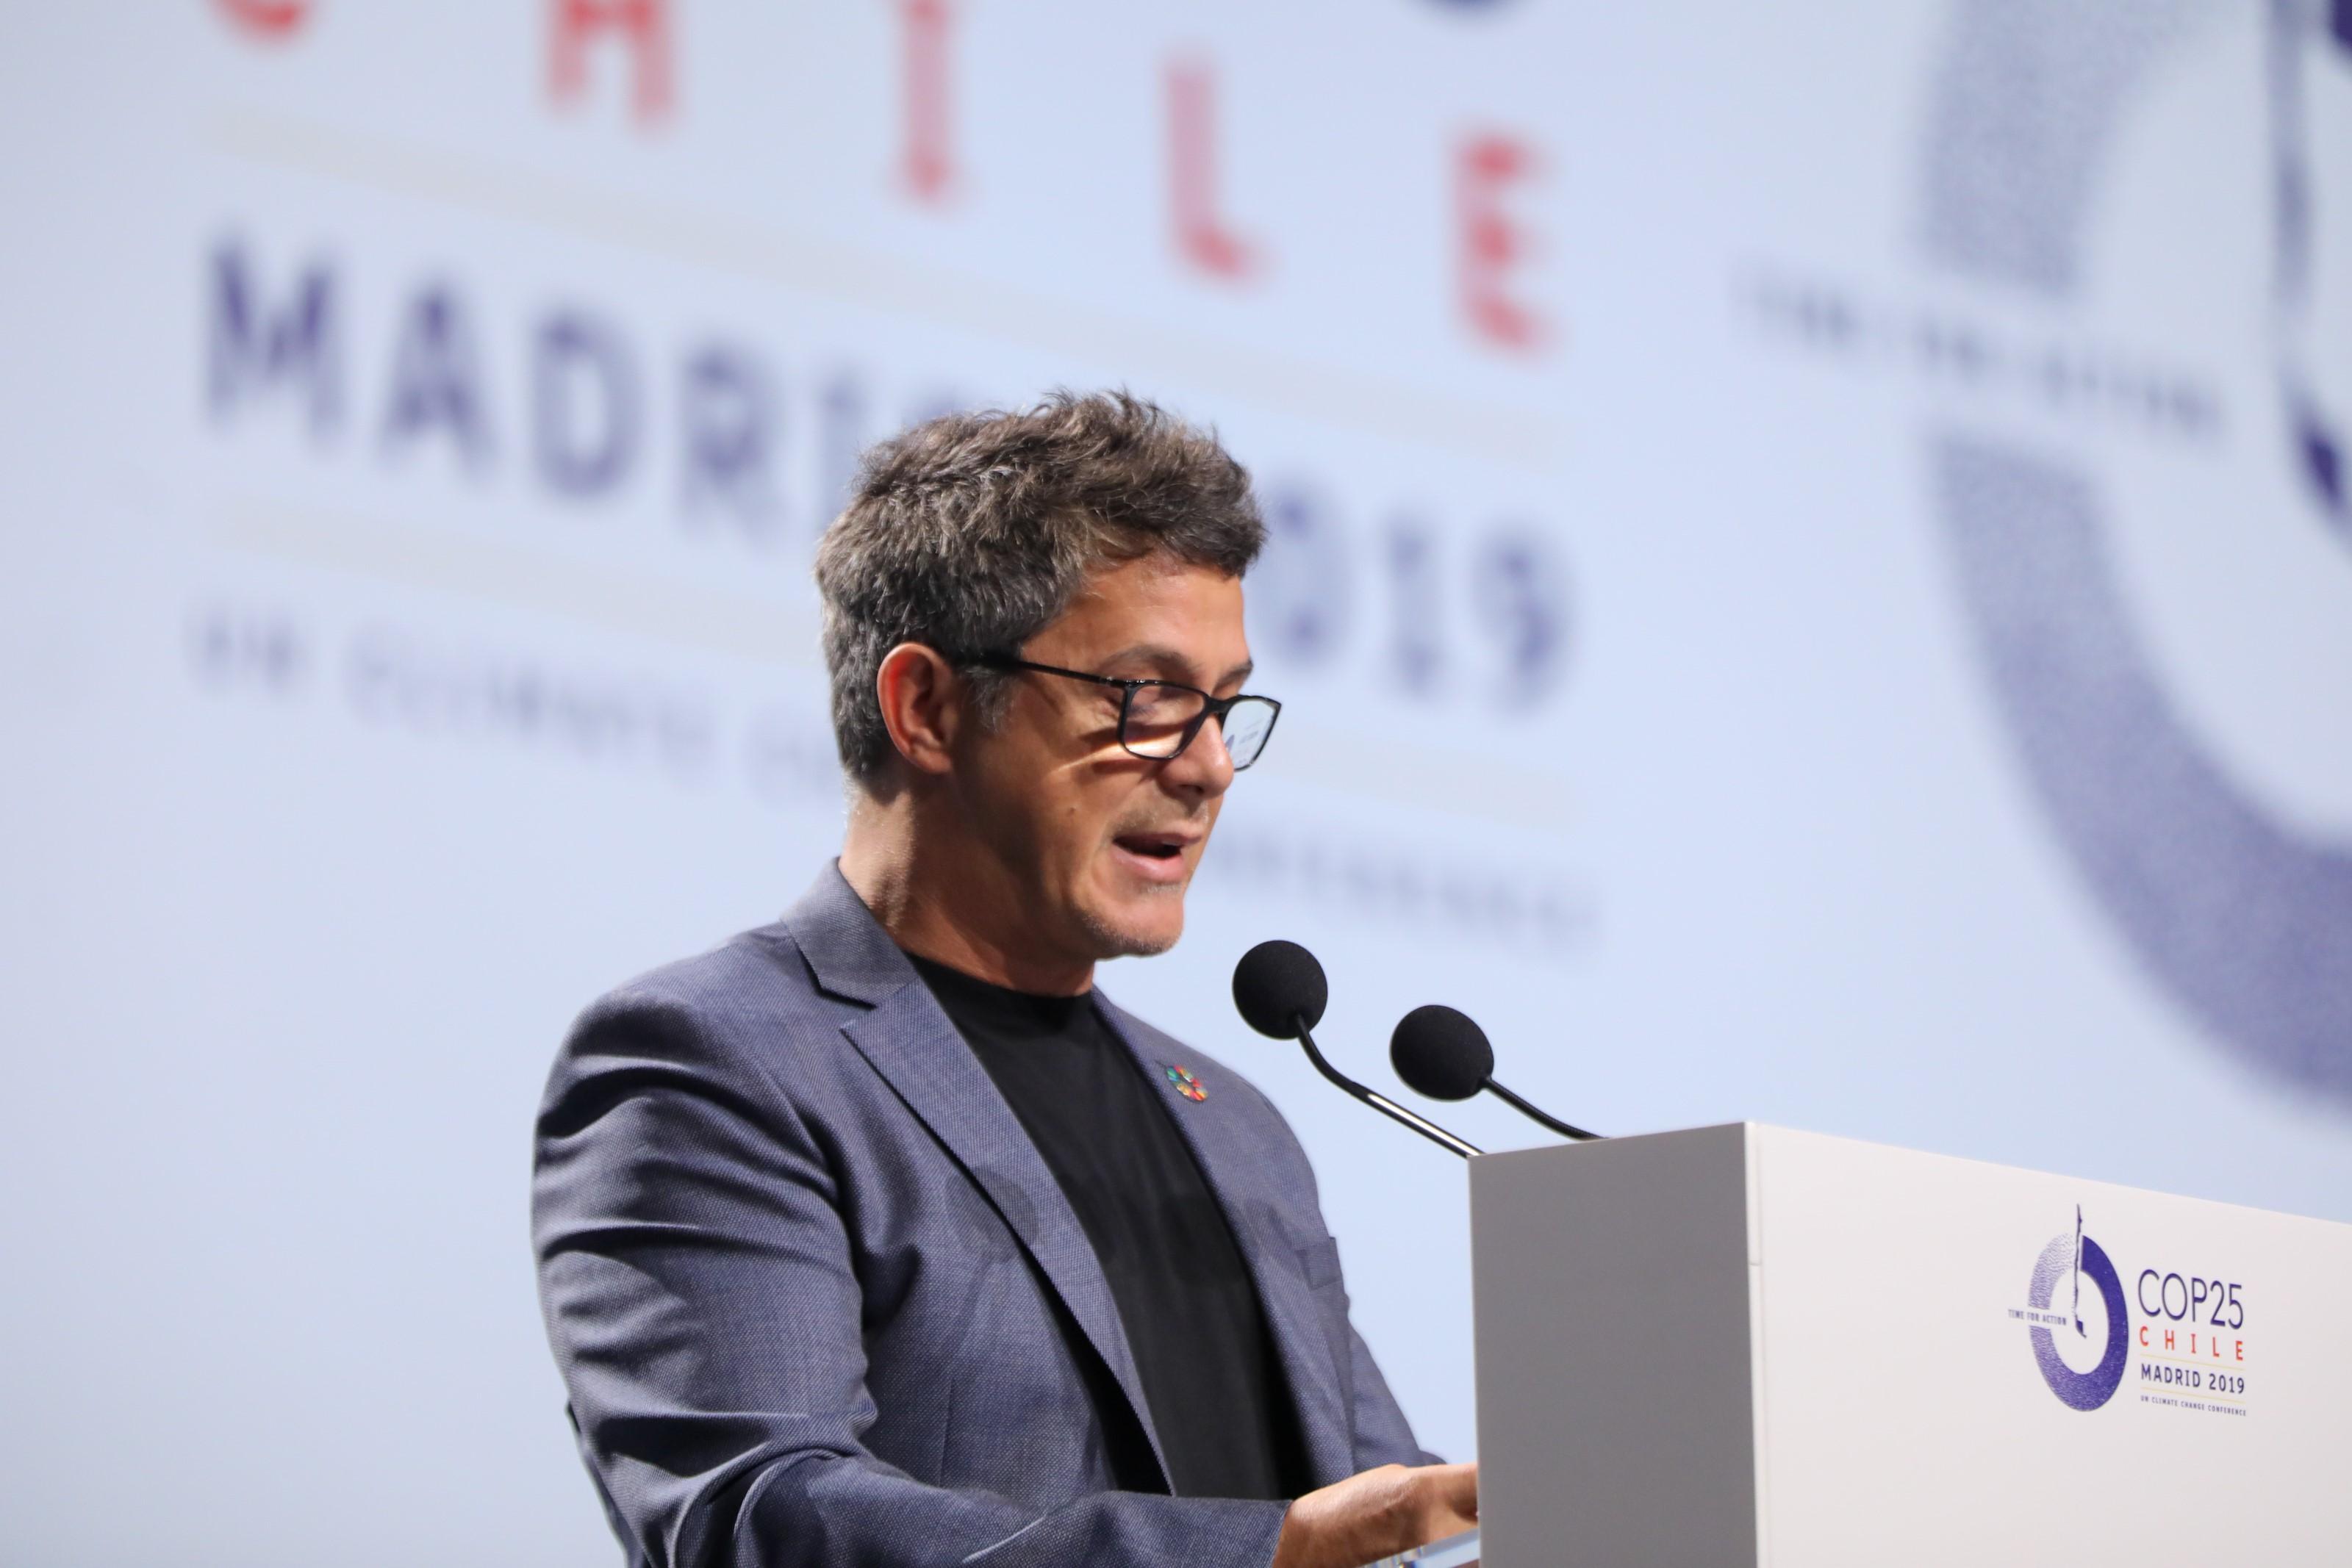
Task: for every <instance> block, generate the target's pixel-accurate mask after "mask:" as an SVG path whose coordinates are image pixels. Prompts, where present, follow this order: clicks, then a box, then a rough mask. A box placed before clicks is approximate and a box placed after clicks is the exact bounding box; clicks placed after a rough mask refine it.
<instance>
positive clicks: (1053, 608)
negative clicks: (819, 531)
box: [816, 392, 1265, 783]
mask: <svg viewBox="0 0 2352 1568" xmlns="http://www.w3.org/2000/svg"><path fill="white" fill-rule="evenodd" d="M1264 546H1265V522H1264V521H1263V520H1262V519H1261V518H1260V517H1259V516H1258V510H1257V503H1256V501H1255V498H1253V497H1252V496H1251V495H1250V486H1249V474H1248V472H1247V471H1246V470H1245V469H1244V468H1243V467H1242V465H1240V464H1238V463H1236V462H1234V459H1233V458H1232V456H1231V455H1228V454H1227V453H1226V451H1225V449H1224V448H1223V446H1221V445H1219V444H1217V440H1216V437H1215V435H1214V434H1212V433H1209V432H1205V431H1202V430H1198V429H1195V428H1194V427H1193V426H1192V425H1189V424H1187V423H1184V422H1183V421H1182V420H1181V419H1178V418H1177V417H1176V416H1175V415H1173V414H1171V413H1168V412H1167V411H1166V410H1165V409H1162V408H1160V406H1159V405H1157V404H1156V403H1153V402H1149V401H1147V400H1145V399H1143V398H1139V397H1133V396H1130V395H1129V394H1128V393H1127V392H1093V393H1088V394H1087V395H1085V396H1078V395H1076V394H1074V393H1071V392H1055V393H1054V394H1053V395H1052V396H1051V397H1049V398H1047V399H1046V400H1045V402H1041V403H1039V404H1038V405H1037V406H1035V407H1034V408H1031V409H1025V410H1022V411H1019V412H1012V413H1008V412H1004V411H1002V410H992V411H989V412H985V413H950V414H944V415H941V416H940V418H937V419H934V420H930V421H929V422H927V423H922V424H919V425H916V426H914V427H913V428H912V429H910V430H908V431H906V432H904V433H903V434H898V435H896V436H893V437H891V438H890V439H889V440H887V441H883V442H880V443H877V444H876V445H875V446H873V447H872V448H871V449H869V450H868V451H867V452H866V456H865V460H864V462H863V463H862V464H861V465H860V467H859V472H858V476H857V483H856V491H855V493H854V494H853V495H852V497H851V498H850V502H849V505H848V507H846V508H845V509H844V510H843V512H842V514H841V516H840V517H836V518H835V519H834V521H833V525H832V526H831V527H830V528H826V529H825V531H824V538H822V539H820V540H819V541H818V543H817V551H816V582H817V589H818V591H820V592H821V593H822V594H823V595H824V663H825V669H826V672H827V673H828V674H830V676H831V677H832V682H833V733H834V739H835V744H837V745H838V746H839V747H840V749H841V762H842V766H843V767H844V768H846V769H847V770H848V772H849V774H850V777H851V778H853V779H856V780H858V781H859V782H861V783H864V782H869V781H871V780H872V779H874V778H875V777H876V776H877V774H878V773H879V772H880V770H881V769H882V768H883V766H884V765H885V764H886V763H887V762H888V761H889V759H890V758H891V757H892V756H894V755H896V752H895V748H894V747H892V746H891V743H890V732H889V730H888V729H887V727H885V726H884V724H883V722H882V706H881V703H880V701H879V700H878V698H877V695H876V693H875V681H876V677H877V674H878V673H879V671H880V670H881V667H882V659H883V656H884V655H885V654H887V653H889V651H890V650H891V649H892V648H894V647H896V646H898V644H899V643H924V644H927V645H928V646H929V647H932V648H936V649H938V650H939V651H940V653H945V654H947V655H949V656H950V657H961V656H967V655H971V654H978V653H1013V652H1014V651H1016V650H1017V649H1019V648H1020V646H1021V645H1022V644H1023V643H1026V642H1027V641H1028V640H1029V639H1030V638H1032V637H1034V636H1035V635H1036V634H1037V633H1038V632H1041V631H1043V630H1045V627H1046V626H1048V625H1050V624H1051V623H1052V622H1054V621H1055V620H1056V619H1058V618H1059V617H1060V616H1061V614H1062V612H1064V611H1066V610H1067V609H1068V608H1069V607H1070V603H1071V601H1073V600H1075V599H1076V597H1077V594H1078V591H1079V589H1080V588H1081V587H1082V586H1083V585H1084V584H1085V581H1086V579H1087V574H1088V573H1089V572H1092V571H1094V570H1097V569H1098V568H1101V567H1104V566H1109V565H1115V564H1117V563H1119V562H1122V561H1128V560H1134V559H1139V558H1141V557H1143V556H1147V555H1151V554H1153V553H1156V552H1162V551H1164V552H1166V553H1167V554H1169V555H1171V556H1173V557H1174V558H1175V559H1178V560H1181V561H1183V562H1186V563H1187V564H1190V565H1194V566H1206V567H1213V568H1214V569H1216V570H1219V571H1222V572H1224V573H1225V574H1226V575H1228V576H1231V577H1239V576H1241V575H1242V574H1243V573H1244V572H1245V571H1247V570H1249V566H1250V563H1251V562H1252V561H1254V560H1255V559H1257V553H1258V551H1259V549H1262V548H1263V547H1264ZM971 675H972V677H973V678H974V680H975V682H976V685H977V688H978V690H979V692H980V694H981V698H982V714H983V717H984V718H986V717H992V714H993V711H995V708H996V706H997V704H998V702H999V699H1000V695H1001V694H1000V692H999V690H998V685H997V683H996V682H995V681H994V680H993V679H992V677H991V675H990V674H989V673H988V672H984V671H972V672H971Z"/></svg>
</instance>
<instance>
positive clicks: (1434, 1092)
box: [1389, 1002, 1495, 1100]
mask: <svg viewBox="0 0 2352 1568" xmlns="http://www.w3.org/2000/svg"><path fill="white" fill-rule="evenodd" d="M1389 1065H1390V1066H1391V1067H1393V1068H1395V1069H1396V1075H1397V1077H1398V1078H1399V1079H1401V1080H1402V1082H1403V1083H1404V1086H1405V1087H1406V1088H1408V1089H1410V1090H1412V1092H1414V1093H1416V1094H1425V1095H1427V1096H1429V1098H1431V1099H1432V1100H1467V1099H1469V1098H1470V1096H1472V1095H1473V1094H1475V1093H1476V1092H1478V1091H1479V1090H1481V1089H1484V1088H1485V1087H1486V1080H1487V1079H1488V1078H1490V1077H1492V1076H1493V1075H1494V1071H1495V1048H1494V1047H1493V1046H1492V1045H1490V1044H1488V1043H1487V1041H1486V1030H1483V1029H1480V1028H1479V1027H1478V1026H1477V1025H1476V1024H1475V1023H1474V1022H1472V1021H1471V1019H1470V1018H1469V1015H1467V1014H1465V1013H1460V1012H1456V1011H1455V1010H1454V1009H1452V1008H1449V1007H1444V1006H1441V1005H1439V1004H1438V1003H1436V1002H1432V1003H1430V1004H1429V1006H1427V1007H1425V1008H1415V1009H1412V1011H1411V1012H1409V1013H1407V1014H1405V1015H1404V1017H1402V1019H1398V1020H1397V1026H1396V1032H1395V1033H1394V1034H1392V1035H1391V1036H1390V1037H1389Z"/></svg>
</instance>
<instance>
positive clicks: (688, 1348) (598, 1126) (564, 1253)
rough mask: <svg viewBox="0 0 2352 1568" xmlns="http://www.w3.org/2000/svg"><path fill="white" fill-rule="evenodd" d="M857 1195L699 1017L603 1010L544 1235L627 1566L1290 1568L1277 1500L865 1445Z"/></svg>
mask: <svg viewBox="0 0 2352 1568" xmlns="http://www.w3.org/2000/svg"><path fill="white" fill-rule="evenodd" d="M844 1200H845V1195H844V1194H843V1193H842V1192H841V1191H840V1190H839V1189H838V1186H837V1185H836V1177H835V1170H834V1167H833V1166H832V1165H831V1164H830V1163H829V1162H828V1160H827V1158H826V1157H825V1155H824V1149H823V1147H822V1146H821V1144H820V1142H819V1141H818V1140H817V1139H816V1138H815V1137H814V1136H813V1134H812V1133H811V1131H810V1129H809V1127H808V1126H807V1125H806V1124H804V1122H803V1117H802V1116H801V1115H800V1114H799V1113H798V1112H796V1111H795V1110H794V1108H793V1105H792V1104H791V1103H789V1101H788V1100H787V1099H786V1098H785V1097H784V1096H783V1095H782V1094H781V1093H780V1092H775V1091H774V1090H773V1088H772V1085H771V1084H769V1083H768V1082H766V1081H765V1080H764V1078H763V1077H762V1075H761V1073H760V1071H759V1070H758V1069H756V1068H754V1067H751V1066H749V1065H747V1064H746V1063H744V1062H742V1061H740V1060H737V1059H735V1058H734V1057H733V1056H732V1055H731V1054H730V1053H729V1052H727V1051H723V1050H721V1049H719V1048H717V1047H716V1046H715V1044H714V1042H713V1040H711V1038H710V1035H709V1030H708V1028H707V1025H706V1020H705V1019H703V1018H701V1017H700V1016H699V1015H698V1012H697V1010H696V1009H695V1008H694V1007H693V1006H692V1005H691V1004H690V1003H688V1002H684V1001H681V1000H679V999H677V998H664V997H661V996H657V995H646V994H642V993H639V994H635V995H630V994H622V995H620V996H617V997H615V998H606V1000H605V1001H604V1002H601V1003H599V1004H597V1006H596V1007H594V1008H592V1009H590V1010H589V1012H588V1013H587V1014H586V1015H585V1016H583V1019H582V1020H581V1022H580V1024H579V1025H578V1026H577V1028H576V1029H575V1030H574V1031H573V1034H572V1039H571V1040H569V1041H568V1042H567V1043H566V1046H565V1048H564V1051H563V1052H562V1055H561V1056H560V1057H559V1058H558V1061H557V1064H556V1069H555V1072H554V1075H553V1077H552V1079H551V1082H550V1084H549V1088H548V1093H547V1098H546V1101H545V1103H544V1104H543V1106H542V1108H541V1114H540V1118H539V1123H538V1129H537V1140H536V1159H535V1166H534V1176H533V1183H532V1232H533V1242H534V1247H535V1249H536V1252H537V1256H538V1264H539V1281H540V1294H541V1306H542V1310H543V1312H544V1314H545V1317H546V1322H547V1330H548V1335H549V1338H550V1340H551V1343H552V1344H553V1347H554V1350H555V1355H556V1360H557V1363H558V1364H559V1366H560V1367H561V1369H562V1374H563V1377H564V1382H565V1385H566V1386H567V1387H568V1389H569V1391H570V1394H571V1400H572V1414H573V1417H574V1420H575V1421H576V1423H577V1425H578V1427H579V1429H580V1436H581V1445H582V1448H583V1452H584V1453H585V1454H586V1456H587V1458H588V1461H589V1464H590V1466H591V1468H592V1469H593V1471H594V1473H595V1476H596V1479H597V1480H598V1483H599V1485H600V1486H601V1487H602V1489H603V1490H604V1494H605V1501H606V1506H607V1509H608V1511H609V1513H610V1515H611V1517H612V1518H613V1521H614V1527H615V1529H616V1530H618V1531H620V1532H621V1533H622V1535H623V1537H624V1544H625V1546H626V1547H627V1548H628V1551H629V1553H630V1556H631V1559H632V1561H633V1562H643V1563H647V1564H652V1565H656V1568H673V1565H675V1568H688V1565H693V1568H704V1565H713V1568H715V1565H719V1564H735V1565H738V1568H817V1565H820V1564H823V1565H827V1568H832V1565H839V1568H850V1565H853V1564H855V1565H857V1568H902V1565H903V1568H913V1565H915V1564H939V1563H984V1564H988V1565H990V1568H1027V1565H1030V1564H1037V1565H1040V1568H1043V1565H1045V1564H1049V1563H1051V1564H1062V1563H1108V1564H1118V1565H1135V1568H1144V1565H1157V1564H1163V1563H1165V1564H1176V1563H1209V1564H1226V1563H1230V1564H1234V1565H1236V1568H1240V1565H1243V1564H1252V1565H1255V1564H1264V1563H1268V1562H1269V1561H1271V1559H1272V1558H1273V1555H1274V1548H1275V1543H1276V1538H1277V1537H1278V1535H1279V1534H1280V1531H1281V1526H1282V1518H1283V1512H1284V1505H1283V1504H1281V1503H1274V1502H1252V1501H1240V1500H1214V1499H1177V1498H1169V1497H1156V1496H1150V1495H1145V1494H1140V1493H1130V1492H1104V1493H1098V1494H1095V1495H1091V1496H1087V1497H1083V1498H1080V1499H1078V1500H1075V1501H1073V1502H1070V1503H1068V1504H1066V1505H1064V1506H1062V1507H1059V1508H1056V1509H1054V1510H1052V1511H1048V1512H1045V1513H1043V1514H1039V1513H1038V1512H1036V1511H1034V1509H1028V1508H1024V1507H1022V1506H1019V1505H1016V1504H1015V1503H1013V1502H1012V1501H1011V1500H1007V1499H1005V1498H1003V1497H1002V1496H999V1495H996V1494H994V1493H991V1492H986V1491H980V1490H950V1489H947V1488H942V1487H937V1486H930V1485H927V1484H924V1483H923V1482H920V1481H918V1480H917V1479H914V1478H913V1477H911V1476H909V1475H908V1474H907V1473H906V1472H905V1471H903V1470H901V1469H897V1468H896V1467H894V1466H892V1465H890V1464H887V1463H886V1462H884V1461H883V1460H881V1459H879V1458H877V1457H876V1456H874V1455H873V1454H872V1453H870V1452H868V1451H867V1450H866V1448H864V1447H863V1446H862V1445H861V1443H860V1441H859V1437H860V1434H861V1433H863V1432H864V1431H866V1429H867V1428H868V1427H871V1425H872V1424H873V1421H874V1418H875V1406H874V1402H873V1400H872V1398H871V1396H869V1395H868V1393H867V1391H866V1385H865V1374H866V1361H865V1352H864V1348H863V1343H862V1341H861V1338H860V1329H859V1325H860V1295H859V1289H858V1283H857V1280H856V1276H855V1273H854V1271H853V1268H852V1261H851V1253H850V1247H849V1241H848V1235H847V1231H846V1229H845V1227H844V1225H843V1223H842V1218H841V1205H842V1203H843V1202H844ZM1383 1392H1385V1391H1383Z"/></svg>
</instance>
